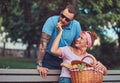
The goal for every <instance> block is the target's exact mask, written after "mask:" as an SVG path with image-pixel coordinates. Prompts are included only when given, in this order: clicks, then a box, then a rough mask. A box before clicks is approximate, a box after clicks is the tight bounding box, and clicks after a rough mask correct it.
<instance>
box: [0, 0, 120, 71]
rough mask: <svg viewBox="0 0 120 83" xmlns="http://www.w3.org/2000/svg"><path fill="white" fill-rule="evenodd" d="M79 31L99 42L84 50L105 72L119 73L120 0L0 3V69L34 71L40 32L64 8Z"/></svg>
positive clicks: (2, 0) (1, 0)
mask: <svg viewBox="0 0 120 83" xmlns="http://www.w3.org/2000/svg"><path fill="white" fill-rule="evenodd" d="M67 4H73V5H74V6H75V7H76V9H77V10H78V15H77V17H76V19H77V20H78V21H79V22H80V24H81V27H82V30H91V31H95V32H96V33H97V34H98V35H99V39H98V40H97V41H96V42H95V44H94V47H92V48H91V49H90V50H88V51H89V52H90V53H92V54H93V55H94V56H95V57H96V58H97V60H99V61H101V62H102V63H103V64H104V65H105V66H106V67H107V68H108V69H120V0H0V68H24V69H25V68H31V69H32V68H33V69H34V68H36V65H35V63H36V51H37V49H38V46H39V39H40V37H41V29H42V27H43V24H44V22H45V21H46V19H47V18H48V17H49V16H52V15H59V14H60V11H61V10H62V9H63V8H64V7H65V6H66V5H67Z"/></svg>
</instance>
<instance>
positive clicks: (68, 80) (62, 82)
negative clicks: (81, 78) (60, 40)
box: [59, 77, 72, 83]
mask: <svg viewBox="0 0 120 83" xmlns="http://www.w3.org/2000/svg"><path fill="white" fill-rule="evenodd" d="M59 83H72V81H71V78H67V77H60V79H59Z"/></svg>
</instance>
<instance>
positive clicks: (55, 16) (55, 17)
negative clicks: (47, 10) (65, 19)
mask: <svg viewBox="0 0 120 83" xmlns="http://www.w3.org/2000/svg"><path fill="white" fill-rule="evenodd" d="M58 18H59V16H57V15H54V16H51V17H49V18H48V19H58Z"/></svg>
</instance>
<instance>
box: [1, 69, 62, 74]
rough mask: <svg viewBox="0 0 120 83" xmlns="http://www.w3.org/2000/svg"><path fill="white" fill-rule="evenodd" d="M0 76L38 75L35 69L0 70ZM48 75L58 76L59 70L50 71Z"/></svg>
mask: <svg viewBox="0 0 120 83" xmlns="http://www.w3.org/2000/svg"><path fill="white" fill-rule="evenodd" d="M0 74H38V72H37V70H36V69H0ZM48 74H60V70H50V71H49V72H48Z"/></svg>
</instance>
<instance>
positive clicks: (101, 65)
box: [94, 61, 107, 74]
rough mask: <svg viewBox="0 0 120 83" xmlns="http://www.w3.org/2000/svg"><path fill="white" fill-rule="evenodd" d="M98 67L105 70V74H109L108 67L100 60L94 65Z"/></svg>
mask: <svg viewBox="0 0 120 83" xmlns="http://www.w3.org/2000/svg"><path fill="white" fill-rule="evenodd" d="M94 67H95V68H96V69H99V70H102V71H104V74H107V68H106V67H105V66H104V65H103V64H102V63H101V62H100V61H97V63H96V64H95V65H94Z"/></svg>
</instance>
